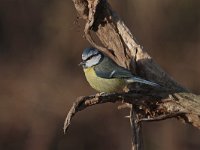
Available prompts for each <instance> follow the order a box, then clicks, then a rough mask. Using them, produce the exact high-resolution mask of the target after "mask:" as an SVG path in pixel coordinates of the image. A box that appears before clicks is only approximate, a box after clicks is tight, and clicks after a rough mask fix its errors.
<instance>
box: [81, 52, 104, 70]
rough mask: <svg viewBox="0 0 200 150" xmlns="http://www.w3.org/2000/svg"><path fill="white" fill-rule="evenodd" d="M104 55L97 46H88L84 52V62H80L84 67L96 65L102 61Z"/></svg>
mask: <svg viewBox="0 0 200 150" xmlns="http://www.w3.org/2000/svg"><path fill="white" fill-rule="evenodd" d="M103 57H104V55H103V53H101V52H100V51H99V50H97V49H96V48H86V49H84V51H83V53H82V62H81V63H80V65H81V66H83V68H88V67H92V66H95V65H97V64H99V63H100V62H101V60H102V59H103Z"/></svg>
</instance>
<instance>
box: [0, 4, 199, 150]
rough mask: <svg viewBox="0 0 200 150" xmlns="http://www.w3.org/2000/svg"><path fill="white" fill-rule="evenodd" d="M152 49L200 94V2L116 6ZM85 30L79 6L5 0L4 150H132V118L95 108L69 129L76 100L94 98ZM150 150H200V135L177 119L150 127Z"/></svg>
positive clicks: (0, 80)
mask: <svg viewBox="0 0 200 150" xmlns="http://www.w3.org/2000/svg"><path fill="white" fill-rule="evenodd" d="M111 3H112V6H113V8H114V9H115V10H116V11H117V12H118V14H119V15H120V16H121V18H122V19H123V20H124V21H125V23H126V24H127V26H128V27H129V28H130V30H131V31H132V32H133V33H134V36H135V37H136V38H137V40H138V41H139V43H140V44H141V45H142V46H143V47H144V49H145V50H146V51H147V52H148V53H149V54H150V55H151V56H152V57H153V58H154V59H155V61H156V62H157V63H158V64H160V66H161V67H162V68H163V69H164V70H165V71H166V72H168V73H169V74H170V75H171V76H173V77H174V78H175V80H177V81H178V82H179V83H181V84H182V85H184V86H185V87H187V88H189V89H190V90H191V91H192V92H194V93H196V94H198V93H199V92H200V78H199V77H200V61H199V57H200V1H198V0H165V1H160V0H151V1H148V0H123V1H117V0H112V1H111ZM87 46H90V45H89V43H88V42H87V41H86V40H85V39H84V38H83V22H82V21H79V22H78V23H77V20H76V11H75V8H74V5H73V3H72V1H71V0H0V149H2V150H16V149H19V150H63V149H67V150H103V149H106V150H129V149H130V147H131V139H130V137H131V134H130V131H131V130H130V125H129V120H128V119H126V118H125V117H124V116H126V115H128V111H127V110H119V111H118V110H117V105H118V104H104V105H99V106H94V107H91V108H88V109H86V110H84V111H82V112H81V113H79V114H78V115H77V116H76V117H75V118H74V120H73V122H72V126H71V127H70V128H69V130H68V132H67V134H66V135H63V130H62V128H63V122H64V119H65V116H66V114H67V112H68V111H69V109H70V106H71V105H72V103H73V101H74V100H75V99H76V97H78V96H81V95H89V94H94V93H95V91H94V90H93V89H91V88H90V86H89V85H88V83H87V82H86V80H85V78H84V75H83V72H82V69H81V68H80V67H78V65H77V64H78V63H79V62H80V61H81V52H82V50H83V48H85V47H87ZM143 136H144V143H145V149H146V150H179V149H181V150H199V149H200V131H199V130H198V129H196V128H194V127H192V126H190V125H188V124H182V123H181V122H180V121H177V120H175V119H171V120H166V121H162V122H155V123H145V124H144V128H143Z"/></svg>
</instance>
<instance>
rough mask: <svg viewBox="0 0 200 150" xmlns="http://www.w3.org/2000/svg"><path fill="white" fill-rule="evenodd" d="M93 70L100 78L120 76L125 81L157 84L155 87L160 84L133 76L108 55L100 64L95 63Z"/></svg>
mask: <svg viewBox="0 0 200 150" xmlns="http://www.w3.org/2000/svg"><path fill="white" fill-rule="evenodd" d="M94 70H95V73H96V75H97V76H99V77H101V78H106V79H111V78H120V79H125V80H126V82H127V83H134V82H139V83H143V84H148V85H151V86H157V87H159V86H160V85H159V84H157V83H154V82H151V81H147V80H144V79H142V78H139V77H135V76H133V75H132V74H131V72H130V71H129V70H127V69H125V68H123V67H120V66H119V65H117V64H116V63H115V62H114V61H113V60H111V59H109V58H108V57H105V58H104V59H103V60H102V62H101V63H100V64H98V65H96V66H95V67H94Z"/></svg>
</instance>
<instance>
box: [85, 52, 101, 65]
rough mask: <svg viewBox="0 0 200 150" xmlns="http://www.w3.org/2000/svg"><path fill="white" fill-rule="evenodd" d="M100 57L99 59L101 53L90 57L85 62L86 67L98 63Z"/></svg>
mask: <svg viewBox="0 0 200 150" xmlns="http://www.w3.org/2000/svg"><path fill="white" fill-rule="evenodd" d="M100 59H101V55H100V54H99V55H97V56H95V57H93V58H92V59H89V60H88V61H87V62H86V66H87V67H91V66H94V65H96V64H98V63H99V61H100Z"/></svg>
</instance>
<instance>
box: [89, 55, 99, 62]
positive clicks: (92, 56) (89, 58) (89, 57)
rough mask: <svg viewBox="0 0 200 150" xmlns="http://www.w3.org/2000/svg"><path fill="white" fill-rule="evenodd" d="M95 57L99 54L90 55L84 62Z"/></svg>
mask: <svg viewBox="0 0 200 150" xmlns="http://www.w3.org/2000/svg"><path fill="white" fill-rule="evenodd" d="M97 55H99V53H97V54H95V55H91V56H90V57H88V58H87V59H86V61H87V60H89V59H91V58H92V57H94V56H97Z"/></svg>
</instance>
